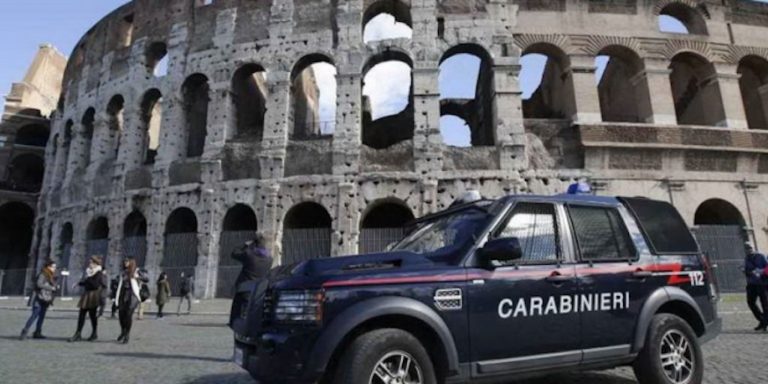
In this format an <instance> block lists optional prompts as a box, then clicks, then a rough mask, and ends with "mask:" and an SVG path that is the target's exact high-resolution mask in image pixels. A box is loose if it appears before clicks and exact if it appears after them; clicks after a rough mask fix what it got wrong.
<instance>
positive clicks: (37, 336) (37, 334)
mask: <svg viewBox="0 0 768 384" xmlns="http://www.w3.org/2000/svg"><path fill="white" fill-rule="evenodd" d="M32 338H33V339H38V340H45V339H47V337H45V336H43V334H42V333H39V332H35V334H33V335H32Z"/></svg>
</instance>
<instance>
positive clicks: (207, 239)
mask: <svg viewBox="0 0 768 384" xmlns="http://www.w3.org/2000/svg"><path fill="white" fill-rule="evenodd" d="M201 200H202V201H201V206H202V207H204V208H206V209H205V210H204V211H203V212H200V215H199V217H198V219H199V221H198V227H197V255H198V257H197V267H196V268H195V297H197V298H203V299H212V298H213V297H214V295H215V293H216V288H215V284H216V267H217V265H218V263H219V247H218V245H219V234H220V225H219V223H218V221H219V220H217V219H216V217H217V214H218V210H217V209H215V207H214V205H215V203H214V201H215V200H216V197H215V192H214V191H213V190H212V189H205V190H204V191H203V192H202V199H201Z"/></svg>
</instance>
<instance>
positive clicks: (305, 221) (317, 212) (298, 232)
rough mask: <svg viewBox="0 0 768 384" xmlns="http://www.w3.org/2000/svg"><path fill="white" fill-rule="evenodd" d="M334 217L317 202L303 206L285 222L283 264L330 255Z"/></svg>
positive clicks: (289, 214)
mask: <svg viewBox="0 0 768 384" xmlns="http://www.w3.org/2000/svg"><path fill="white" fill-rule="evenodd" d="M331 222H332V220H331V215H329V214H328V211H326V210H325V208H324V207H323V206H322V205H320V204H317V203H310V202H307V203H300V204H298V205H296V206H294V207H293V208H291V209H290V210H289V211H288V213H287V214H286V215H285V219H284V221H283V260H282V265H290V264H293V263H297V262H300V261H304V260H309V259H316V258H320V257H327V256H330V254H331Z"/></svg>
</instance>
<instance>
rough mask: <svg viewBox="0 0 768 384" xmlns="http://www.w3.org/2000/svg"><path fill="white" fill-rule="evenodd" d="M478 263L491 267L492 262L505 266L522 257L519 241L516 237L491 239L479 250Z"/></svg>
mask: <svg viewBox="0 0 768 384" xmlns="http://www.w3.org/2000/svg"><path fill="white" fill-rule="evenodd" d="M479 255H480V261H481V262H482V264H483V265H486V266H489V267H493V266H494V263H493V262H494V261H497V262H500V263H501V264H506V263H508V262H510V261H514V260H519V259H521V258H522V257H523V249H522V248H521V247H520V240H518V239H517V238H516V237H507V238H501V239H493V240H490V241H488V242H487V243H485V246H483V247H482V248H480V250H479Z"/></svg>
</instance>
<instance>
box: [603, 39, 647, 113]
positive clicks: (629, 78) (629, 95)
mask: <svg viewBox="0 0 768 384" xmlns="http://www.w3.org/2000/svg"><path fill="white" fill-rule="evenodd" d="M595 62H596V64H598V65H597V66H598V68H602V69H603V70H602V71H600V72H599V73H597V74H596V78H597V91H598V95H599V97H600V110H601V111H602V115H603V121H605V122H626V123H646V122H650V121H652V118H653V112H652V110H651V101H650V97H651V96H650V93H649V91H648V82H647V81H646V79H645V76H644V75H643V72H644V71H645V68H644V65H643V62H642V60H641V59H640V56H638V55H637V53H635V51H633V50H631V49H629V48H627V47H623V46H619V45H611V46H608V47H606V48H603V49H602V50H601V51H600V53H599V54H598V56H597V58H596V59H595Z"/></svg>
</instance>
